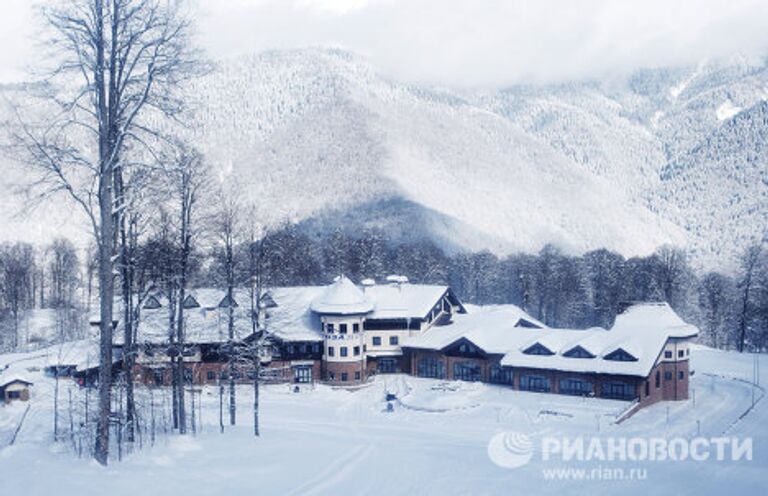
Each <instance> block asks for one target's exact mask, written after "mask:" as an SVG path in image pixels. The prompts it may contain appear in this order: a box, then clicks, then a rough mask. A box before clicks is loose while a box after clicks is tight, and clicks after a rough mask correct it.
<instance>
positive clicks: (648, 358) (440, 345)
mask: <svg viewBox="0 0 768 496" xmlns="http://www.w3.org/2000/svg"><path fill="white" fill-rule="evenodd" d="M473 310H474V311H472V312H470V313H468V314H465V315H456V316H455V317H454V322H453V323H452V324H450V325H448V326H443V327H436V328H433V329H431V330H429V331H427V332H426V333H424V334H423V335H420V336H415V337H412V338H409V339H407V340H406V341H405V342H404V344H403V346H406V347H413V348H423V349H434V350H442V349H444V348H446V347H447V346H449V345H451V344H452V343H455V342H457V341H458V340H459V339H462V338H464V339H467V340H469V341H470V342H472V343H473V344H475V345H476V346H478V347H479V348H480V349H481V350H483V351H484V352H486V353H491V354H502V355H503V357H502V359H501V364H502V365H508V366H514V367H523V368H537V369H553V370H562V371H570V372H583V373H590V372H594V373H605V374H619V375H635V376H642V377H645V376H647V375H648V374H649V373H650V370H651V369H652V368H653V366H654V364H655V363H656V360H657V358H658V357H659V355H660V353H661V351H662V348H663V347H664V345H665V343H666V342H667V340H668V339H670V338H690V337H694V336H696V335H697V334H698V329H697V328H696V327H695V326H692V325H690V324H686V323H685V322H683V320H682V319H680V317H679V316H678V315H677V314H676V313H675V312H674V311H673V310H672V309H671V308H670V307H669V305H667V304H666V303H650V304H639V305H635V306H632V307H630V308H629V309H627V310H626V311H625V312H624V313H622V314H621V315H619V316H618V317H617V318H616V323H615V324H614V326H613V327H612V328H611V330H610V331H608V330H605V329H603V328H600V327H594V328H591V329H586V330H577V329H551V328H544V329H530V328H526V327H520V326H519V325H518V323H519V321H520V319H525V317H524V316H523V315H522V314H524V312H522V310H520V309H519V308H517V307H515V306H513V305H502V306H499V307H493V308H488V309H483V308H482V307H476V308H474V309H473ZM536 343H539V344H540V345H542V346H544V347H545V348H547V349H549V350H550V351H552V352H553V354H552V355H532V354H527V353H525V351H526V350H528V349H529V348H530V347H531V346H533V345H534V344H536ZM576 346H580V347H582V348H583V349H584V350H586V351H587V352H589V353H590V354H592V355H594V358H575V357H567V356H564V354H565V353H566V352H568V351H569V350H571V349H573V348H574V347H576ZM618 349H622V350H624V351H625V352H627V353H629V354H630V355H632V356H633V357H634V358H636V359H637V360H635V361H615V360H606V359H605V357H606V356H607V355H609V354H611V353H613V352H614V351H616V350H618Z"/></svg>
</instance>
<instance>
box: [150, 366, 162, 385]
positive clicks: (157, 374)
mask: <svg viewBox="0 0 768 496" xmlns="http://www.w3.org/2000/svg"><path fill="white" fill-rule="evenodd" d="M152 378H153V379H154V381H155V384H156V385H157V386H162V385H163V383H164V382H165V371H164V370H163V369H155V370H153V371H152Z"/></svg>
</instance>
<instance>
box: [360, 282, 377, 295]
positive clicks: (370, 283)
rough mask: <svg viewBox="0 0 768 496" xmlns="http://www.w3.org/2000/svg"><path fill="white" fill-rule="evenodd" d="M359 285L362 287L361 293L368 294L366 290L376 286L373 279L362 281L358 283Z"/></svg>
mask: <svg viewBox="0 0 768 496" xmlns="http://www.w3.org/2000/svg"><path fill="white" fill-rule="evenodd" d="M360 284H362V286H363V292H364V293H366V294H367V293H368V288H371V287H373V286H375V285H376V281H375V280H373V279H363V280H362V281H360Z"/></svg>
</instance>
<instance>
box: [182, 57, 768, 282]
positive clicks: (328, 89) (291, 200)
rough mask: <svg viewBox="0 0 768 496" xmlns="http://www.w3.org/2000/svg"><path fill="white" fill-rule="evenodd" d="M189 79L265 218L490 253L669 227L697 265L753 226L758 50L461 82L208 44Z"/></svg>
mask: <svg viewBox="0 0 768 496" xmlns="http://www.w3.org/2000/svg"><path fill="white" fill-rule="evenodd" d="M191 94H192V95H193V96H194V97H195V98H196V99H197V100H198V103H199V104H200V108H201V109H202V110H201V112H200V113H199V116H198V118H197V119H196V121H197V122H196V123H197V124H198V126H197V127H198V129H197V132H196V136H195V138H196V140H197V142H198V144H199V146H200V147H201V148H202V149H203V150H204V151H205V152H206V154H207V157H208V160H209V162H210V163H211V165H212V167H214V168H215V170H216V171H217V174H218V175H219V176H220V177H225V176H230V175H235V176H237V178H238V181H237V182H238V183H240V185H241V186H242V193H243V194H244V195H248V196H250V197H251V198H253V199H256V200H257V203H258V205H259V207H260V209H261V211H260V212H257V215H258V218H259V219H263V220H265V221H266V222H268V223H271V224H273V225H276V224H279V223H282V222H284V221H285V220H290V221H293V222H300V223H301V225H302V226H303V227H305V228H307V229H309V230H311V231H312V232H317V231H327V230H330V229H334V228H336V227H343V228H345V229H347V230H350V231H359V229H360V228H361V227H366V226H368V227H373V226H377V227H381V228H383V229H385V230H386V231H388V232H389V233H390V234H391V236H392V237H393V238H394V239H395V240H409V241H412V240H414V239H418V238H421V237H425V238H428V239H431V240H434V241H436V242H437V243H438V244H440V245H441V246H443V247H445V248H447V249H449V250H451V251H455V250H464V249H467V250H480V249H490V250H492V251H494V252H496V253H498V254H505V253H509V252H513V251H517V250H524V251H535V250H538V249H540V248H541V247H542V246H543V245H544V244H546V243H555V244H557V245H560V246H561V247H563V248H564V249H566V250H568V251H572V252H581V251H584V250H588V249H592V248H599V247H605V248H609V249H612V250H616V251H619V252H621V253H623V254H624V255H635V254H647V253H649V252H651V251H652V250H653V249H655V248H656V247H657V246H659V245H661V244H664V243H672V244H677V245H681V246H686V247H687V248H688V249H690V251H691V253H692V254H694V256H695V259H694V261H695V263H696V264H697V265H698V266H699V267H700V268H710V267H715V266H716V267H721V268H722V267H726V268H727V267H729V265H730V266H732V261H733V259H734V257H735V256H736V255H737V254H738V253H739V252H740V251H741V250H742V249H743V247H744V246H745V245H746V244H747V243H749V242H753V241H754V239H755V238H756V236H757V235H759V233H760V232H761V229H760V226H764V225H765V216H766V211H768V207H767V206H766V201H765V195H766V193H765V191H766V178H765V175H766V172H765V171H766V169H768V147H766V139H768V138H767V137H766V133H765V132H764V129H765V127H764V124H765V121H764V119H763V117H761V116H764V113H765V111H764V105H765V104H764V103H762V102H764V101H765V100H766V99H768V69H766V65H765V61H754V60H746V59H743V58H739V57H734V58H731V59H729V60H725V61H717V62H708V63H702V64H699V65H698V66H695V67H679V68H662V69H652V70H641V71H637V72H635V73H633V74H630V75H628V76H626V77H621V78H616V79H612V80H605V81H593V82H574V83H568V84H560V85H550V86H536V87H532V86H516V87H511V88H506V89H503V90H499V91H495V90H494V91H489V90H485V91H479V90H477V91H475V90H466V89H465V90H458V89H445V88H430V87H424V86H417V85H412V84H406V83H400V82H397V81H392V80H391V79H388V78H387V77H385V76H382V75H381V74H379V73H378V72H377V70H376V68H375V67H372V66H371V65H370V64H369V63H368V62H367V61H366V60H365V59H363V58H361V57H359V56H357V55H354V54H351V53H348V52H345V51H341V50H326V49H306V50H292V51H273V52H265V53H261V54H258V55H253V56H249V57H240V58H235V59H231V60H225V61H221V62H220V63H219V65H218V69H217V70H216V71H214V72H213V73H211V74H210V75H208V76H206V77H205V78H202V79H200V80H199V81H197V82H195V84H194V85H193V87H192V88H191ZM761 119H762V120H761ZM761 126H762V127H761ZM724 167H725V168H726V169H727V170H728V172H727V173H726V174H723V168H724ZM713 213H714V215H712V214H713ZM756 233H757V234H756Z"/></svg>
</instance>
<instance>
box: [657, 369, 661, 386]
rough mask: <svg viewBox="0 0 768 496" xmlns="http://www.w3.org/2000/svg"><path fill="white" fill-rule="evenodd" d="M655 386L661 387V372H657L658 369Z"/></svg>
mask: <svg viewBox="0 0 768 496" xmlns="http://www.w3.org/2000/svg"><path fill="white" fill-rule="evenodd" d="M656 387H657V388H660V387H661V372H659V371H658V370H657V371H656Z"/></svg>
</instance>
